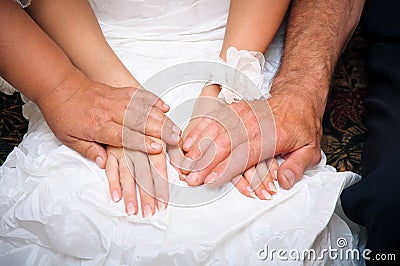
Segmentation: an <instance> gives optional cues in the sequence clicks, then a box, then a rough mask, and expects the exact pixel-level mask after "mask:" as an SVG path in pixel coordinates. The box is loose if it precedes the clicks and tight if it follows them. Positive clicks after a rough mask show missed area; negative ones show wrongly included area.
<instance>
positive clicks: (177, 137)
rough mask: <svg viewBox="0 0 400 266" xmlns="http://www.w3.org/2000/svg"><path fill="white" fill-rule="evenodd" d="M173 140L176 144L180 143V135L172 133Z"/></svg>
mask: <svg viewBox="0 0 400 266" xmlns="http://www.w3.org/2000/svg"><path fill="white" fill-rule="evenodd" d="M171 138H172V139H173V140H174V141H175V142H179V140H180V137H179V135H178V134H176V133H172V135H171Z"/></svg>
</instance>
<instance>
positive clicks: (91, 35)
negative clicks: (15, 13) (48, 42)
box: [27, 0, 180, 217]
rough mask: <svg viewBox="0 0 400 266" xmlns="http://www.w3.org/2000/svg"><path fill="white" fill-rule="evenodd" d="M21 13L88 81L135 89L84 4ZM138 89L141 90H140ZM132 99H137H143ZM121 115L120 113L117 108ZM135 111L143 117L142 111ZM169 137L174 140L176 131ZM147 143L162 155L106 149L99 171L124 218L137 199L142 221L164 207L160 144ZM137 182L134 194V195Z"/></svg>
mask: <svg viewBox="0 0 400 266" xmlns="http://www.w3.org/2000/svg"><path fill="white" fill-rule="evenodd" d="M27 11H28V12H29V14H30V15H31V16H32V18H34V20H35V21H36V22H37V23H38V25H40V27H41V28H42V29H44V30H45V32H46V33H47V34H48V35H49V36H50V37H51V38H52V39H53V40H55V42H56V43H57V44H58V45H59V46H60V47H61V48H62V49H63V51H64V52H65V53H66V55H67V56H68V58H69V59H70V60H71V61H72V62H73V63H74V65H75V66H76V67H78V68H79V70H81V71H82V72H83V73H84V74H85V75H86V76H87V77H90V79H91V80H93V81H96V82H102V83H104V84H107V85H112V86H115V87H119V88H115V89H114V90H113V92H115V93H118V91H119V90H123V89H120V88H121V87H135V88H139V87H140V84H139V82H138V81H137V80H136V79H135V78H134V76H132V74H131V73H130V72H129V71H128V70H127V69H126V67H125V66H124V65H123V64H122V62H121V61H120V60H119V59H118V57H117V56H116V55H115V53H114V52H113V51H112V49H111V47H110V46H109V45H108V43H107V41H106V40H105V38H104V36H103V33H102V31H101V29H100V26H99V24H98V22H97V19H96V17H95V15H94V13H93V11H92V9H91V7H90V5H89V3H88V1H82V0H58V1H53V0H35V1H33V2H32V4H31V5H30V6H29V8H27ZM141 91H142V92H143V93H144V92H145V91H144V90H143V89H141ZM110 96H111V95H110ZM138 99H139V100H143V97H141V98H138ZM133 100H135V97H134V98H133ZM132 105H133V106H142V105H141V102H136V103H135V102H134V103H133V104H132ZM125 109H126V108H125ZM121 111H125V110H124V108H123V107H121ZM136 111H138V110H136ZM137 113H138V114H139V115H140V116H142V117H143V118H148V116H146V114H145V113H140V112H137ZM151 115H152V114H150V118H151ZM163 116H164V114H163V113H162V112H161V111H158V112H157V113H156V114H155V118H157V119H158V121H162V119H163ZM148 121H149V120H148ZM168 121H169V120H168ZM163 123H165V121H164V122H163ZM170 125H172V122H170ZM153 126H154V125H153ZM155 126H158V127H159V128H162V126H163V125H162V124H161V123H158V124H155ZM153 132H155V130H154V131H153ZM175 133H176V136H177V137H178V136H179V134H180V130H179V129H178V132H175ZM149 139H150V140H151V141H152V143H156V144H157V145H158V146H159V147H161V150H162V151H161V152H159V153H157V154H151V155H149V154H146V153H145V152H143V151H141V150H140V149H136V148H132V149H128V148H122V147H116V146H111V145H108V146H107V161H106V166H105V168H106V175H107V178H108V182H109V188H110V195H111V198H112V199H113V201H115V202H117V201H119V200H121V199H122V198H123V199H124V204H125V210H126V213H127V214H128V215H133V214H137V212H138V199H139V198H140V201H141V205H142V215H143V216H144V217H147V216H150V215H152V214H154V212H155V210H156V209H157V208H158V209H159V210H162V209H165V207H166V205H167V202H168V183H167V170H166V158H165V149H166V148H165V146H166V144H165V143H164V142H163V141H162V140H161V139H158V138H155V137H149ZM139 141H140V138H139ZM139 165H140V167H138V166H139ZM137 184H138V185H139V186H138V187H139V194H137V193H136V185H137ZM122 192H123V193H122Z"/></svg>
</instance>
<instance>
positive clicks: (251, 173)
mask: <svg viewBox="0 0 400 266" xmlns="http://www.w3.org/2000/svg"><path fill="white" fill-rule="evenodd" d="M244 177H245V179H246V180H247V182H248V183H249V184H250V187H251V188H252V189H253V190H254V193H255V194H256V196H257V197H258V198H260V199H265V200H270V199H272V196H271V194H270V193H269V192H268V191H267V190H266V188H265V186H264V183H263V182H262V180H263V178H264V177H263V176H260V175H259V174H258V173H257V170H256V167H255V166H252V167H250V168H249V169H247V170H246V171H245V172H244Z"/></svg>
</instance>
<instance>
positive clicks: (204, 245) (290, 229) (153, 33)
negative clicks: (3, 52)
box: [0, 0, 359, 265]
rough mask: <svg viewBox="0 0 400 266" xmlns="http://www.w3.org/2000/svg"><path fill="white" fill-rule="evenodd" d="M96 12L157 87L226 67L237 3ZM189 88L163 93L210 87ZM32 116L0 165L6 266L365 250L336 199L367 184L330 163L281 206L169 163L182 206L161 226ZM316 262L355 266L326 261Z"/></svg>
mask: <svg viewBox="0 0 400 266" xmlns="http://www.w3.org/2000/svg"><path fill="white" fill-rule="evenodd" d="M91 5H92V7H93V9H94V11H95V13H96V16H97V18H98V20H99V22H100V25H101V27H102V29H103V31H104V34H105V36H106V39H107V41H108V42H109V43H110V45H111V46H112V48H113V49H114V51H115V52H116V54H117V55H118V56H119V57H120V58H121V60H122V62H123V63H124V64H125V65H126V66H127V67H128V69H129V70H130V71H131V72H132V73H133V75H134V76H135V77H136V78H137V79H138V80H139V81H140V82H141V83H142V84H146V82H147V83H148V81H149V80H151V79H152V76H153V75H155V74H156V73H158V72H160V71H162V70H164V69H166V68H168V67H171V66H174V65H176V64H179V63H183V62H192V61H195V60H208V59H215V58H216V57H217V55H218V53H219V50H220V48H221V45H222V40H223V36H224V31H225V24H226V20H227V14H228V8H229V1H227V0H186V1H178V0H169V1H168V0H149V1H142V0H91ZM282 36H283V32H282V31H280V33H279V34H278V36H277V37H276V38H275V40H274V43H273V44H272V45H271V47H270V49H269V50H268V51H267V53H266V60H267V62H266V66H265V67H266V69H267V73H266V82H267V83H268V82H270V80H271V78H272V77H273V75H274V73H275V71H276V69H277V67H278V65H279V60H280V56H281V53H282ZM153 83H154V82H153ZM3 87H5V86H3ZM267 87H268V86H267ZM182 88H183V89H182ZM182 88H180V89H179V88H176V89H173V90H169V91H166V92H165V93H164V92H163V93H162V94H163V95H161V96H162V97H163V99H165V101H166V102H167V103H168V104H170V105H171V107H172V109H174V108H175V109H174V110H178V109H179V108H178V107H179V105H180V104H182V103H183V102H185V101H186V100H187V99H193V98H195V97H196V96H197V95H198V93H199V91H200V89H201V85H199V84H191V85H190V84H189V85H185V86H183V87H182ZM148 89H150V90H151V89H152V88H151V86H150V88H148ZM3 91H4V92H6V90H3ZM9 91H10V90H9ZM156 92H157V93H160V92H159V91H156ZM23 111H24V115H25V117H26V118H27V119H29V129H28V132H27V134H26V135H25V136H24V139H23V141H22V142H21V144H20V145H19V146H18V147H17V148H15V149H14V151H13V152H12V153H11V154H10V155H9V156H8V158H7V160H6V162H5V163H4V164H3V165H2V166H1V168H0V265H103V264H104V265H120V264H121V265H133V264H135V265H192V264H200V265H257V264H266V263H270V264H272V265H279V264H288V265H293V264H303V263H304V262H303V261H302V260H293V259H290V258H289V259H288V260H286V261H285V260H282V259H279V258H278V257H277V255H276V254H275V258H273V260H270V258H267V259H266V260H261V259H260V256H263V255H265V252H262V249H265V248H266V247H267V248H268V249H269V250H271V249H275V250H279V249H284V250H287V251H289V250H293V249H296V250H298V251H300V252H301V251H302V250H304V249H310V248H313V249H315V250H316V251H317V252H318V251H321V250H322V249H324V248H327V247H332V248H337V247H338V246H337V244H338V243H337V240H338V239H341V240H342V241H343V239H344V241H347V243H346V247H343V248H353V247H356V246H357V244H358V240H359V239H358V236H357V233H358V231H357V230H358V228H357V227H355V226H353V225H351V224H349V223H346V222H345V221H344V220H343V219H345V218H344V217H343V216H342V215H341V214H340V208H338V207H337V202H338V198H339V195H340V193H341V191H342V189H343V188H344V187H345V186H348V185H349V184H352V183H354V182H356V181H357V180H358V178H359V177H358V176H357V175H356V174H353V173H351V172H343V173H337V172H336V171H335V170H334V169H333V168H332V167H329V166H326V165H325V156H323V159H322V160H321V162H320V164H319V165H318V166H316V167H314V168H313V169H310V170H308V171H307V172H306V173H305V174H304V176H303V178H302V180H301V181H300V182H298V183H297V184H296V185H295V186H294V187H293V189H291V190H289V191H286V190H282V189H279V188H278V192H277V194H276V195H275V196H273V199H272V200H271V201H262V200H258V199H251V198H247V197H245V196H242V195H241V194H240V193H239V192H238V191H237V190H236V189H235V188H233V189H232V185H231V184H226V185H225V186H224V187H223V188H222V189H220V190H212V191H211V190H209V189H207V188H206V187H204V186H201V187H198V188H187V187H186V186H185V183H184V182H181V181H179V179H178V178H177V174H176V172H175V170H174V169H173V168H172V167H170V165H168V174H169V179H170V182H171V185H170V200H171V202H172V204H170V205H169V207H168V208H167V209H166V210H165V211H162V212H157V213H156V214H155V215H154V216H153V217H150V218H142V217H141V215H138V216H131V217H129V216H127V215H126V213H125V210H124V206H123V202H122V201H121V202H119V203H114V202H112V200H111V198H110V196H109V190H108V182H107V178H106V175H105V172H104V170H101V169H99V168H98V167H97V166H96V164H95V163H93V162H91V161H89V160H87V159H85V158H83V157H82V156H80V155H79V154H78V153H76V152H75V151H73V150H71V149H70V148H68V147H66V146H64V145H62V144H61V143H60V142H59V141H58V140H57V139H56V138H55V136H54V135H53V133H52V132H51V131H50V129H49V128H48V126H47V124H46V122H45V121H44V119H43V116H42V114H41V113H40V111H39V110H38V108H37V106H36V105H35V104H34V103H32V102H30V101H28V102H27V103H26V104H25V106H24V110H23ZM189 117H190V112H175V114H174V115H172V118H173V119H174V120H175V121H177V123H178V124H180V125H182V121H185V120H187V119H188V118H189ZM210 195H211V197H214V199H215V200H212V201H209V202H208V204H193V206H192V207H190V208H189V207H187V205H186V207H182V204H173V203H174V202H175V203H176V202H178V203H179V202H180V203H182V202H186V203H187V202H192V203H193V202H194V201H198V200H199V199H200V200H202V199H206V198H207V199H209V197H210ZM335 208H336V210H339V211H336V212H335ZM339 247H340V246H339ZM286 256H288V255H286ZM264 259H265V258H264ZM305 263H306V264H314V263H315V264H320V265H327V264H344V265H348V264H353V263H356V262H351V261H338V260H337V261H333V260H331V259H330V258H328V257H327V256H325V257H324V258H323V259H321V260H317V261H308V262H305Z"/></svg>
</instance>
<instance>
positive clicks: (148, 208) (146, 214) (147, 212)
mask: <svg viewBox="0 0 400 266" xmlns="http://www.w3.org/2000/svg"><path fill="white" fill-rule="evenodd" d="M143 212H144V218H149V217H151V216H152V215H153V213H152V210H151V206H150V205H149V204H146V205H144V209H143Z"/></svg>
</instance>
